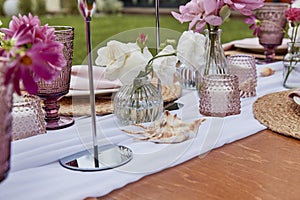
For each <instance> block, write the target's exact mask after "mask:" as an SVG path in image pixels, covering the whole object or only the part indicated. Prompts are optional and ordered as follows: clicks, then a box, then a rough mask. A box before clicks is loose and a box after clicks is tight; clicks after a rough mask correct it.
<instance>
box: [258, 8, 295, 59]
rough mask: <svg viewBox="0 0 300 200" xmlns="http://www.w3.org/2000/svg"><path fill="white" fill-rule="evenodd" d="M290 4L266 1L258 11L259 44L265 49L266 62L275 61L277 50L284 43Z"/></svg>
mask: <svg viewBox="0 0 300 200" xmlns="http://www.w3.org/2000/svg"><path fill="white" fill-rule="evenodd" d="M288 6H289V4H287V3H265V4H264V6H263V7H262V8H259V9H257V11H256V17H257V18H258V19H259V20H260V21H261V26H260V30H261V34H260V36H259V44H261V45H262V46H263V47H264V49H265V55H266V58H265V62H266V63H270V62H273V61H274V57H275V50H276V48H277V47H278V46H279V45H281V43H282V40H283V36H284V29H285V26H286V23H287V20H286V17H285V10H286V9H287V8H288Z"/></svg>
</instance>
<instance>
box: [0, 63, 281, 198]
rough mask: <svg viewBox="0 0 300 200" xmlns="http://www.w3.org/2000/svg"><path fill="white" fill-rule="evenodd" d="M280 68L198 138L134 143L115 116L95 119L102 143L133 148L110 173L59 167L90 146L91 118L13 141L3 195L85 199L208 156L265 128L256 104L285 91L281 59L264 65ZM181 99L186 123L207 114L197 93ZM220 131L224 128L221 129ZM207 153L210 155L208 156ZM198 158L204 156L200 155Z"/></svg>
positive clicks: (210, 120) (202, 128)
mask: <svg viewBox="0 0 300 200" xmlns="http://www.w3.org/2000/svg"><path fill="white" fill-rule="evenodd" d="M264 66H269V67H271V68H273V69H274V70H275V71H276V72H275V74H274V75H272V76H269V77H260V76H258V88H257V96H256V97H251V98H246V99H242V106H241V110H242V112H241V114H239V115H235V116H229V117H226V118H211V117H205V118H206V119H207V120H206V121H205V122H204V123H203V124H202V125H201V126H200V128H199V132H198V135H197V137H196V138H194V139H191V140H188V141H185V142H183V143H179V144H154V143H151V142H141V141H133V140H132V137H131V136H128V135H127V134H125V133H124V132H122V131H121V130H120V129H119V127H118V125H117V121H116V119H115V117H114V116H113V115H108V116H104V117H99V118H97V127H99V128H98V129H101V132H99V135H100V136H99V144H100V145H101V144H107V143H115V144H122V145H124V146H127V147H129V148H131V149H132V150H133V153H134V155H133V160H132V161H130V162H129V163H127V164H126V165H124V166H122V167H119V168H116V169H113V170H107V171H100V172H78V171H72V170H68V169H65V168H63V167H61V166H60V164H59V163H58V159H59V158H62V157H65V156H67V155H70V154H73V153H76V152H78V151H81V150H85V149H86V148H90V147H92V134H91V133H90V131H89V129H90V119H78V120H76V125H74V126H72V127H69V128H65V129H62V130H57V131H49V132H48V133H47V134H43V135H38V136H34V137H30V138H27V139H23V140H19V141H15V142H13V143H12V162H11V171H10V174H9V176H8V178H7V179H6V180H5V181H4V182H2V183H1V184H0V199H9V200H14V199H24V200H27V199H28V200H34V199H37V200H40V199H56V200H59V199H63V200H68V199H72V200H73V199H83V198H85V197H87V196H103V195H105V194H108V193H109V192H111V191H112V190H114V189H117V188H120V187H123V186H125V185H126V184H128V183H131V182H134V181H137V180H139V179H140V178H142V177H144V176H146V175H149V174H152V173H155V172H158V171H161V170H163V169H166V168H169V167H171V166H175V165H177V164H180V163H182V162H185V161H187V160H189V159H191V158H193V157H195V156H198V155H202V156H203V155H205V153H207V152H209V151H210V150H211V149H214V148H217V147H220V146H222V145H224V144H227V143H231V142H233V141H236V140H239V139H241V138H245V137H247V136H249V135H251V134H254V133H256V132H258V131H260V130H263V129H265V127H264V126H263V125H261V124H260V123H259V122H258V121H257V120H255V119H254V117H253V113H252V104H253V102H254V101H255V100H256V99H257V98H258V97H259V96H262V95H265V94H267V93H271V92H275V91H281V90H284V88H283V87H282V83H281V81H282V68H283V65H282V63H281V62H277V63H273V64H269V65H260V66H258V71H259V69H260V68H261V67H264ZM184 93H185V94H184V96H183V97H182V98H180V99H179V101H180V102H182V103H183V104H184V105H185V106H184V107H183V108H182V109H181V110H178V111H175V112H176V113H178V115H179V116H180V117H181V118H182V119H183V120H185V121H189V120H194V119H197V118H199V117H203V116H201V115H200V114H199V111H198V110H199V109H198V100H199V99H198V95H197V93H196V92H187V91H185V92H184ZM219 129H221V131H219ZM208 156H209V155H208ZM199 159H200V158H199Z"/></svg>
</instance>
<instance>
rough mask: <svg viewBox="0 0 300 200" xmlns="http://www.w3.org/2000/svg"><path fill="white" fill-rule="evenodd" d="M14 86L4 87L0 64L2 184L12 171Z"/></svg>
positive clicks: (0, 168) (2, 69)
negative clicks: (11, 148)
mask: <svg viewBox="0 0 300 200" xmlns="http://www.w3.org/2000/svg"><path fill="white" fill-rule="evenodd" d="M12 98H13V97H12V84H8V85H7V86H5V85H4V67H3V66H2V63H0V119H1V120H0V182H2V181H3V180H4V179H5V178H6V177H7V175H8V172H9V169H10V146H11V139H12V104H13V103H12Z"/></svg>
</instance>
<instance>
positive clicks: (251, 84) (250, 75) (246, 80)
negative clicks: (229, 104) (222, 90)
mask: <svg viewBox="0 0 300 200" xmlns="http://www.w3.org/2000/svg"><path fill="white" fill-rule="evenodd" d="M227 60H228V69H229V73H230V74H234V75H237V77H238V78H239V90H240V97H243V98H245V97H252V96H255V95H256V86H257V75H256V65H255V58H254V57H253V56H250V55H243V54H237V55H232V56H229V57H228V59H227Z"/></svg>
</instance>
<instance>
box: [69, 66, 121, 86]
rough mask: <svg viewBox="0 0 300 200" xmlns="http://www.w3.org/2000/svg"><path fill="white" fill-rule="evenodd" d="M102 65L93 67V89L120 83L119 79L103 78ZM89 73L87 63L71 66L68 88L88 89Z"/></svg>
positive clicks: (119, 84)
mask: <svg viewBox="0 0 300 200" xmlns="http://www.w3.org/2000/svg"><path fill="white" fill-rule="evenodd" d="M104 71H105V68H104V67H98V66H94V67H93V75H94V89H95V90H99V89H110V88H118V87H120V86H121V85H122V83H121V82H120V81H119V80H115V81H110V80H107V79H105V78H104ZM88 77H89V75H88V66H87V65H74V66H72V72H71V82H70V89H72V90H89V78H88Z"/></svg>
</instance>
